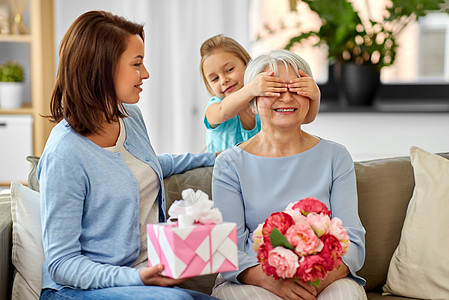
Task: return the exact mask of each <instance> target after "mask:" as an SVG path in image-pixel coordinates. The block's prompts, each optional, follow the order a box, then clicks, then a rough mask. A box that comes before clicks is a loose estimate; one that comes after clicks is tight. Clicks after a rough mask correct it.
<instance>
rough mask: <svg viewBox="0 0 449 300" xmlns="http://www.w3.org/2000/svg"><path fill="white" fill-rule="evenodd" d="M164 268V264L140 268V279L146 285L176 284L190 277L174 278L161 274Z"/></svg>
mask: <svg viewBox="0 0 449 300" xmlns="http://www.w3.org/2000/svg"><path fill="white" fill-rule="evenodd" d="M163 270H164V265H163V264H158V265H155V266H152V267H144V268H141V269H140V270H139V275H140V279H142V282H143V283H144V284H145V285H159V286H174V285H178V284H181V283H183V282H184V281H187V280H188V279H189V278H180V279H173V278H170V277H167V276H163V275H161V272H162V271H163Z"/></svg>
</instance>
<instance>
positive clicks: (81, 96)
mask: <svg viewBox="0 0 449 300" xmlns="http://www.w3.org/2000/svg"><path fill="white" fill-rule="evenodd" d="M135 34H137V35H139V36H140V37H141V38H142V40H144V31H143V25H140V24H136V23H133V22H130V21H128V20H126V19H125V18H123V17H120V16H116V15H113V14H111V13H109V12H105V11H89V12H86V13H84V14H82V15H81V16H79V17H78V18H77V19H76V20H75V21H74V22H73V24H72V25H71V26H70V28H69V29H68V30H67V33H66V34H65V36H64V38H63V39H62V41H61V46H60V50H59V67H58V72H57V76H56V83H55V86H54V88H53V92H52V96H51V100H50V111H51V116H49V117H50V119H51V120H52V121H54V122H59V121H61V120H62V119H65V120H66V121H67V122H68V124H69V125H70V126H71V127H72V128H73V130H74V131H75V132H77V133H79V134H82V135H88V134H90V133H97V132H99V131H100V130H101V124H102V123H103V122H104V121H107V122H111V121H113V120H116V119H117V118H119V117H124V113H123V112H126V111H125V110H124V108H123V105H122V104H121V103H119V101H118V99H117V95H116V93H115V89H114V72H115V67H116V65H117V62H118V60H119V58H120V56H121V55H122V54H123V52H124V51H125V50H126V46H127V38H128V37H130V36H131V35H135Z"/></svg>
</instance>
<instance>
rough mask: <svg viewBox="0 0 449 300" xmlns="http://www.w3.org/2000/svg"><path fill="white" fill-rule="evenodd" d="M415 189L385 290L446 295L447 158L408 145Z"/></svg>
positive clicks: (448, 289)
mask: <svg viewBox="0 0 449 300" xmlns="http://www.w3.org/2000/svg"><path fill="white" fill-rule="evenodd" d="M410 158H411V163H412V165H413V172H414V175H415V189H414V191H413V195H412V198H411V200H410V203H409V205H408V208H407V214H406V217H405V221H404V225H403V228H402V233H401V239H400V242H399V245H398V247H397V248H396V250H395V252H394V254H393V257H392V259H391V261H390V267H389V269H388V275H387V282H386V284H385V285H384V288H383V290H384V293H385V294H394V295H399V296H405V297H410V298H419V299H448V297H449V276H448V274H449V263H448V260H447V251H448V249H449V235H448V226H447V224H446V222H447V218H448V215H449V160H448V159H445V158H443V157H441V156H438V155H435V154H432V153H428V152H426V151H424V150H422V149H419V148H417V147H412V148H411V149H410Z"/></svg>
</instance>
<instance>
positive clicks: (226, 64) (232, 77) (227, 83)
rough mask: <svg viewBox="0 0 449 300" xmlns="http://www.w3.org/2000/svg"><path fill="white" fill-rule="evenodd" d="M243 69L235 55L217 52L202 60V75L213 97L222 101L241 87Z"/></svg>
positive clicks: (240, 61) (243, 65)
mask: <svg viewBox="0 0 449 300" xmlns="http://www.w3.org/2000/svg"><path fill="white" fill-rule="evenodd" d="M245 67H246V66H245V63H244V62H243V61H242V60H241V59H240V58H238V57H237V56H236V55H235V54H233V53H230V52H224V51H219V52H216V53H214V54H211V55H210V56H209V57H208V58H206V59H205V60H204V64H203V73H204V75H205V78H206V80H207V83H208V84H209V86H210V87H211V89H212V91H213V92H214V94H215V96H217V97H219V98H221V99H223V98H224V97H226V96H228V95H230V94H232V93H234V92H235V91H238V90H239V89H241V88H242V87H243V76H244V74H245Z"/></svg>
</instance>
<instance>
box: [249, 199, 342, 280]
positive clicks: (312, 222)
mask: <svg viewBox="0 0 449 300" xmlns="http://www.w3.org/2000/svg"><path fill="white" fill-rule="evenodd" d="M330 214H331V212H330V211H329V210H328V209H327V207H326V205H325V204H324V203H322V202H320V201H319V200H318V199H316V198H314V197H311V198H305V199H302V200H300V201H297V202H295V203H291V204H289V205H288V206H287V208H286V209H285V210H284V211H283V212H275V213H273V214H271V216H269V217H268V218H267V219H266V220H265V222H264V223H262V224H259V226H258V227H257V229H256V230H255V231H254V234H253V242H254V244H253V247H254V251H256V252H257V260H258V261H259V263H260V264H261V266H262V270H263V271H264V273H265V274H267V275H272V276H273V277H274V278H275V279H279V278H297V279H300V280H301V281H302V282H310V283H311V284H313V285H314V286H318V285H319V283H320V280H322V279H323V278H324V277H325V276H326V273H327V272H328V271H332V270H333V269H335V268H337V267H338V266H339V265H340V264H341V263H342V260H341V257H342V256H343V255H345V254H346V253H347V252H348V249H349V237H348V233H347V231H346V229H344V228H343V226H342V222H341V220H340V219H339V218H336V217H335V218H333V219H331V218H330Z"/></svg>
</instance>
